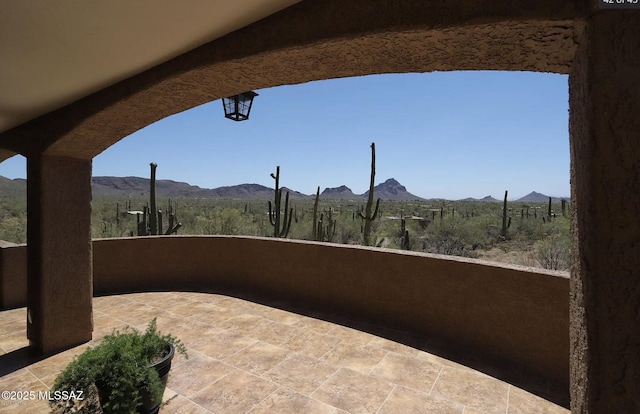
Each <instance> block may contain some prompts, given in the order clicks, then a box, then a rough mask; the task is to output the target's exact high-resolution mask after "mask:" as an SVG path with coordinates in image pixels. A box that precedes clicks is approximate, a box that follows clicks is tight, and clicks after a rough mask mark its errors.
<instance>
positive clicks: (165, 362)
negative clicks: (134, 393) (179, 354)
mask: <svg viewBox="0 0 640 414" xmlns="http://www.w3.org/2000/svg"><path fill="white" fill-rule="evenodd" d="M168 346H169V353H168V354H167V356H165V357H164V358H162V359H161V360H160V361H158V362H156V363H155V364H153V365H151V368H153V369H155V370H156V372H157V373H158V376H159V377H160V382H161V383H162V391H163V392H164V389H165V387H166V386H167V380H168V379H169V370H170V369H171V360H172V359H173V356H174V355H175V348H174V346H173V345H171V344H168ZM141 394H142V406H141V407H139V408H138V412H139V413H141V414H156V413H158V411H160V405H161V404H162V397H160V401H152V400H151V396H150V395H149V394H148V393H146V392H142V393H141Z"/></svg>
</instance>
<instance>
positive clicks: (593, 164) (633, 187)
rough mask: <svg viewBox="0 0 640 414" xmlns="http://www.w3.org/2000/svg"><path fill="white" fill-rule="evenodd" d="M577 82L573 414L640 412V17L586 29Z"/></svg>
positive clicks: (596, 19) (609, 19)
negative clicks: (582, 413) (580, 413)
mask: <svg viewBox="0 0 640 414" xmlns="http://www.w3.org/2000/svg"><path fill="white" fill-rule="evenodd" d="M579 42H580V46H579V48H578V52H577V54H576V59H575V62H574V67H573V70H572V72H571V76H570V82H569V88H570V106H571V113H570V128H571V158H572V174H571V179H572V193H573V194H572V205H573V208H574V209H575V211H574V221H573V223H572V224H573V238H574V240H573V246H574V267H573V269H572V272H571V273H572V282H571V284H572V289H571V291H572V295H571V322H572V325H571V349H572V365H571V377H572V384H571V395H572V402H571V403H572V410H573V411H574V412H594V413H600V412H612V413H613V412H616V413H632V412H638V411H640V352H639V351H640V221H639V220H638V211H640V141H639V138H640V116H639V112H638V109H639V108H640V76H638V73H639V70H640V12H613V13H612V12H607V13H600V14H598V15H596V16H593V17H592V18H591V19H589V20H588V21H587V26H586V27H585V30H584V32H582V33H581V34H580V36H579Z"/></svg>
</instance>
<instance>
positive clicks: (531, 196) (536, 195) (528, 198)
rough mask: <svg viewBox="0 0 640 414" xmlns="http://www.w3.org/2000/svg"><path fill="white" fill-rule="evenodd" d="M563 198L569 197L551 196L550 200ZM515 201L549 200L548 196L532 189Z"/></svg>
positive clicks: (556, 200)
mask: <svg viewBox="0 0 640 414" xmlns="http://www.w3.org/2000/svg"><path fill="white" fill-rule="evenodd" d="M563 199H564V200H569V199H570V197H551V202H553V203H559V202H560V201H561V200H563ZM516 201H522V202H527V203H548V202H549V196H548V195H544V194H541V193H538V192H536V191H532V192H530V193H529V194H527V195H526V196H524V197H522V198H519V199H517V200H516Z"/></svg>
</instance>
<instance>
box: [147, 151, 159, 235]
mask: <svg viewBox="0 0 640 414" xmlns="http://www.w3.org/2000/svg"><path fill="white" fill-rule="evenodd" d="M149 165H150V166H151V181H150V182H149V233H150V234H151V235H153V236H155V235H156V234H158V209H157V205H156V169H157V168H158V164H156V163H155V162H152V163H150V164H149Z"/></svg>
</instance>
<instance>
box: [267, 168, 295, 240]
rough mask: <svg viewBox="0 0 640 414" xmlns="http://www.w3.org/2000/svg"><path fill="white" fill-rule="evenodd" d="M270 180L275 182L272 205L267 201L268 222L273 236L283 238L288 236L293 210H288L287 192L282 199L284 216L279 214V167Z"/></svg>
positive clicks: (280, 195)
mask: <svg viewBox="0 0 640 414" xmlns="http://www.w3.org/2000/svg"><path fill="white" fill-rule="evenodd" d="M271 178H273V179H274V180H276V186H275V191H274V198H275V199H274V205H273V206H272V205H271V201H269V222H270V223H271V225H272V226H273V236H274V237H282V238H285V237H287V235H288V234H289V229H290V228H291V218H292V217H293V208H291V209H290V208H289V192H288V191H287V195H286V196H285V199H284V214H283V213H281V202H282V189H280V166H277V167H276V173H275V175H274V174H273V173H271Z"/></svg>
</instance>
